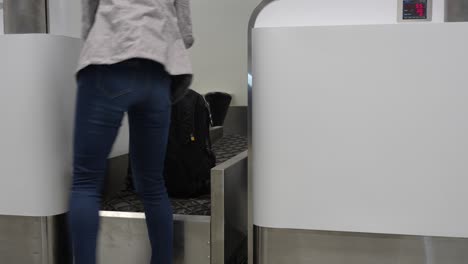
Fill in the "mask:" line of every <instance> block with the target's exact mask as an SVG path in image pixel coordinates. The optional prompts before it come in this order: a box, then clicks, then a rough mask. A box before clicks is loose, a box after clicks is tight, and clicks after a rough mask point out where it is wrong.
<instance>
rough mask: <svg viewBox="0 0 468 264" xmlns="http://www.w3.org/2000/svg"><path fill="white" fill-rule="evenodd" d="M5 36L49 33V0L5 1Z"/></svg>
mask: <svg viewBox="0 0 468 264" xmlns="http://www.w3.org/2000/svg"><path fill="white" fill-rule="evenodd" d="M3 20H4V27H5V34H21V33H47V31H48V30H47V28H48V26H47V24H48V23H47V0H4V3H3Z"/></svg>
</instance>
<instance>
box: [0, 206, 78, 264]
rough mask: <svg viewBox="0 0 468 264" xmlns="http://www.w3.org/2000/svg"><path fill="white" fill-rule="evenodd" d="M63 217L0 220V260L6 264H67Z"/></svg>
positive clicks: (69, 260)
mask: <svg viewBox="0 0 468 264" xmlns="http://www.w3.org/2000/svg"><path fill="white" fill-rule="evenodd" d="M67 234H68V232H67V231H66V216H65V215H58V216H51V217H27V216H0V258H1V262H2V263H5V264H67V263H71V250H70V245H69V243H68V241H69V238H68V236H67Z"/></svg>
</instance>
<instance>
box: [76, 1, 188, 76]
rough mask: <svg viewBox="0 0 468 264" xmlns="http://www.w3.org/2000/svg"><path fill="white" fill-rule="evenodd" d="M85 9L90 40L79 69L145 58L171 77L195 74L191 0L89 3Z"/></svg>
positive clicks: (84, 5) (84, 49) (86, 31)
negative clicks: (191, 62) (156, 64)
mask: <svg viewBox="0 0 468 264" xmlns="http://www.w3.org/2000/svg"><path fill="white" fill-rule="evenodd" d="M83 11H84V14H83V25H84V28H83V37H84V38H85V39H86V41H85V45H84V48H83V52H82V56H81V59H80V63H79V69H83V68H85V67H86V66H88V65H91V64H113V63H117V62H120V61H124V60H127V59H131V58H145V59H149V60H154V61H157V62H159V63H161V64H163V65H164V66H165V68H166V71H167V72H168V73H169V74H171V75H182V74H191V73H192V68H191V64H190V60H189V56H188V52H187V50H186V48H187V47H190V46H191V45H192V43H193V37H192V27H191V20H190V8H189V3H188V0H176V1H174V0H84V1H83ZM87 25H88V26H87Z"/></svg>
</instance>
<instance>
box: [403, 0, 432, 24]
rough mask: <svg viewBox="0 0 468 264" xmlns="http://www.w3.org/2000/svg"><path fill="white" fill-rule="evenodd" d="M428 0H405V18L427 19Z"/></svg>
mask: <svg viewBox="0 0 468 264" xmlns="http://www.w3.org/2000/svg"><path fill="white" fill-rule="evenodd" d="M427 1H428V0H403V19H427Z"/></svg>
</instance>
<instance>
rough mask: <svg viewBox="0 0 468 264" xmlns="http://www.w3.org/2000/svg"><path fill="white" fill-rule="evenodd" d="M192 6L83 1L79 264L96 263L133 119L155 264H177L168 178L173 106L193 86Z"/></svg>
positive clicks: (179, 1)
mask: <svg viewBox="0 0 468 264" xmlns="http://www.w3.org/2000/svg"><path fill="white" fill-rule="evenodd" d="M188 1H189V0H175V1H174V0H118V1H117V0H83V39H84V40H85V44H84V47H83V50H82V54H81V58H80V62H79V68H78V74H77V80H78V99H77V105H76V120H75V136H74V165H73V166H74V170H73V186H72V193H71V202H70V228H71V233H72V243H73V250H74V258H75V264H94V263H96V240H97V233H98V225H99V215H98V211H99V207H100V202H101V196H102V195H101V193H102V188H103V186H102V185H103V181H104V177H105V173H106V162H107V157H108V155H109V153H110V151H111V148H112V145H113V142H114V140H115V138H116V135H117V132H118V129H119V127H120V125H121V121H122V117H123V115H124V113H125V112H128V116H129V124H130V153H131V158H132V167H133V170H134V171H133V174H134V175H135V181H136V189H137V191H138V193H139V195H140V197H141V199H142V200H143V203H144V206H145V214H146V221H147V226H148V233H149V237H150V241H151V246H152V259H151V264H169V263H172V223H173V222H172V209H171V205H170V202H169V199H168V195H167V192H166V188H165V184H164V180H163V175H162V171H163V164H164V159H165V151H166V144H167V138H168V131H169V122H170V114H171V113H170V109H171V102H173V101H174V100H177V99H178V98H180V97H181V96H182V95H183V94H184V92H185V90H186V89H187V87H188V85H189V84H190V81H191V73H192V69H191V65H190V61H189V57H188V52H187V50H186V49H187V48H189V47H191V45H192V44H193V37H192V28H191V20H190V8H189V2H188Z"/></svg>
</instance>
